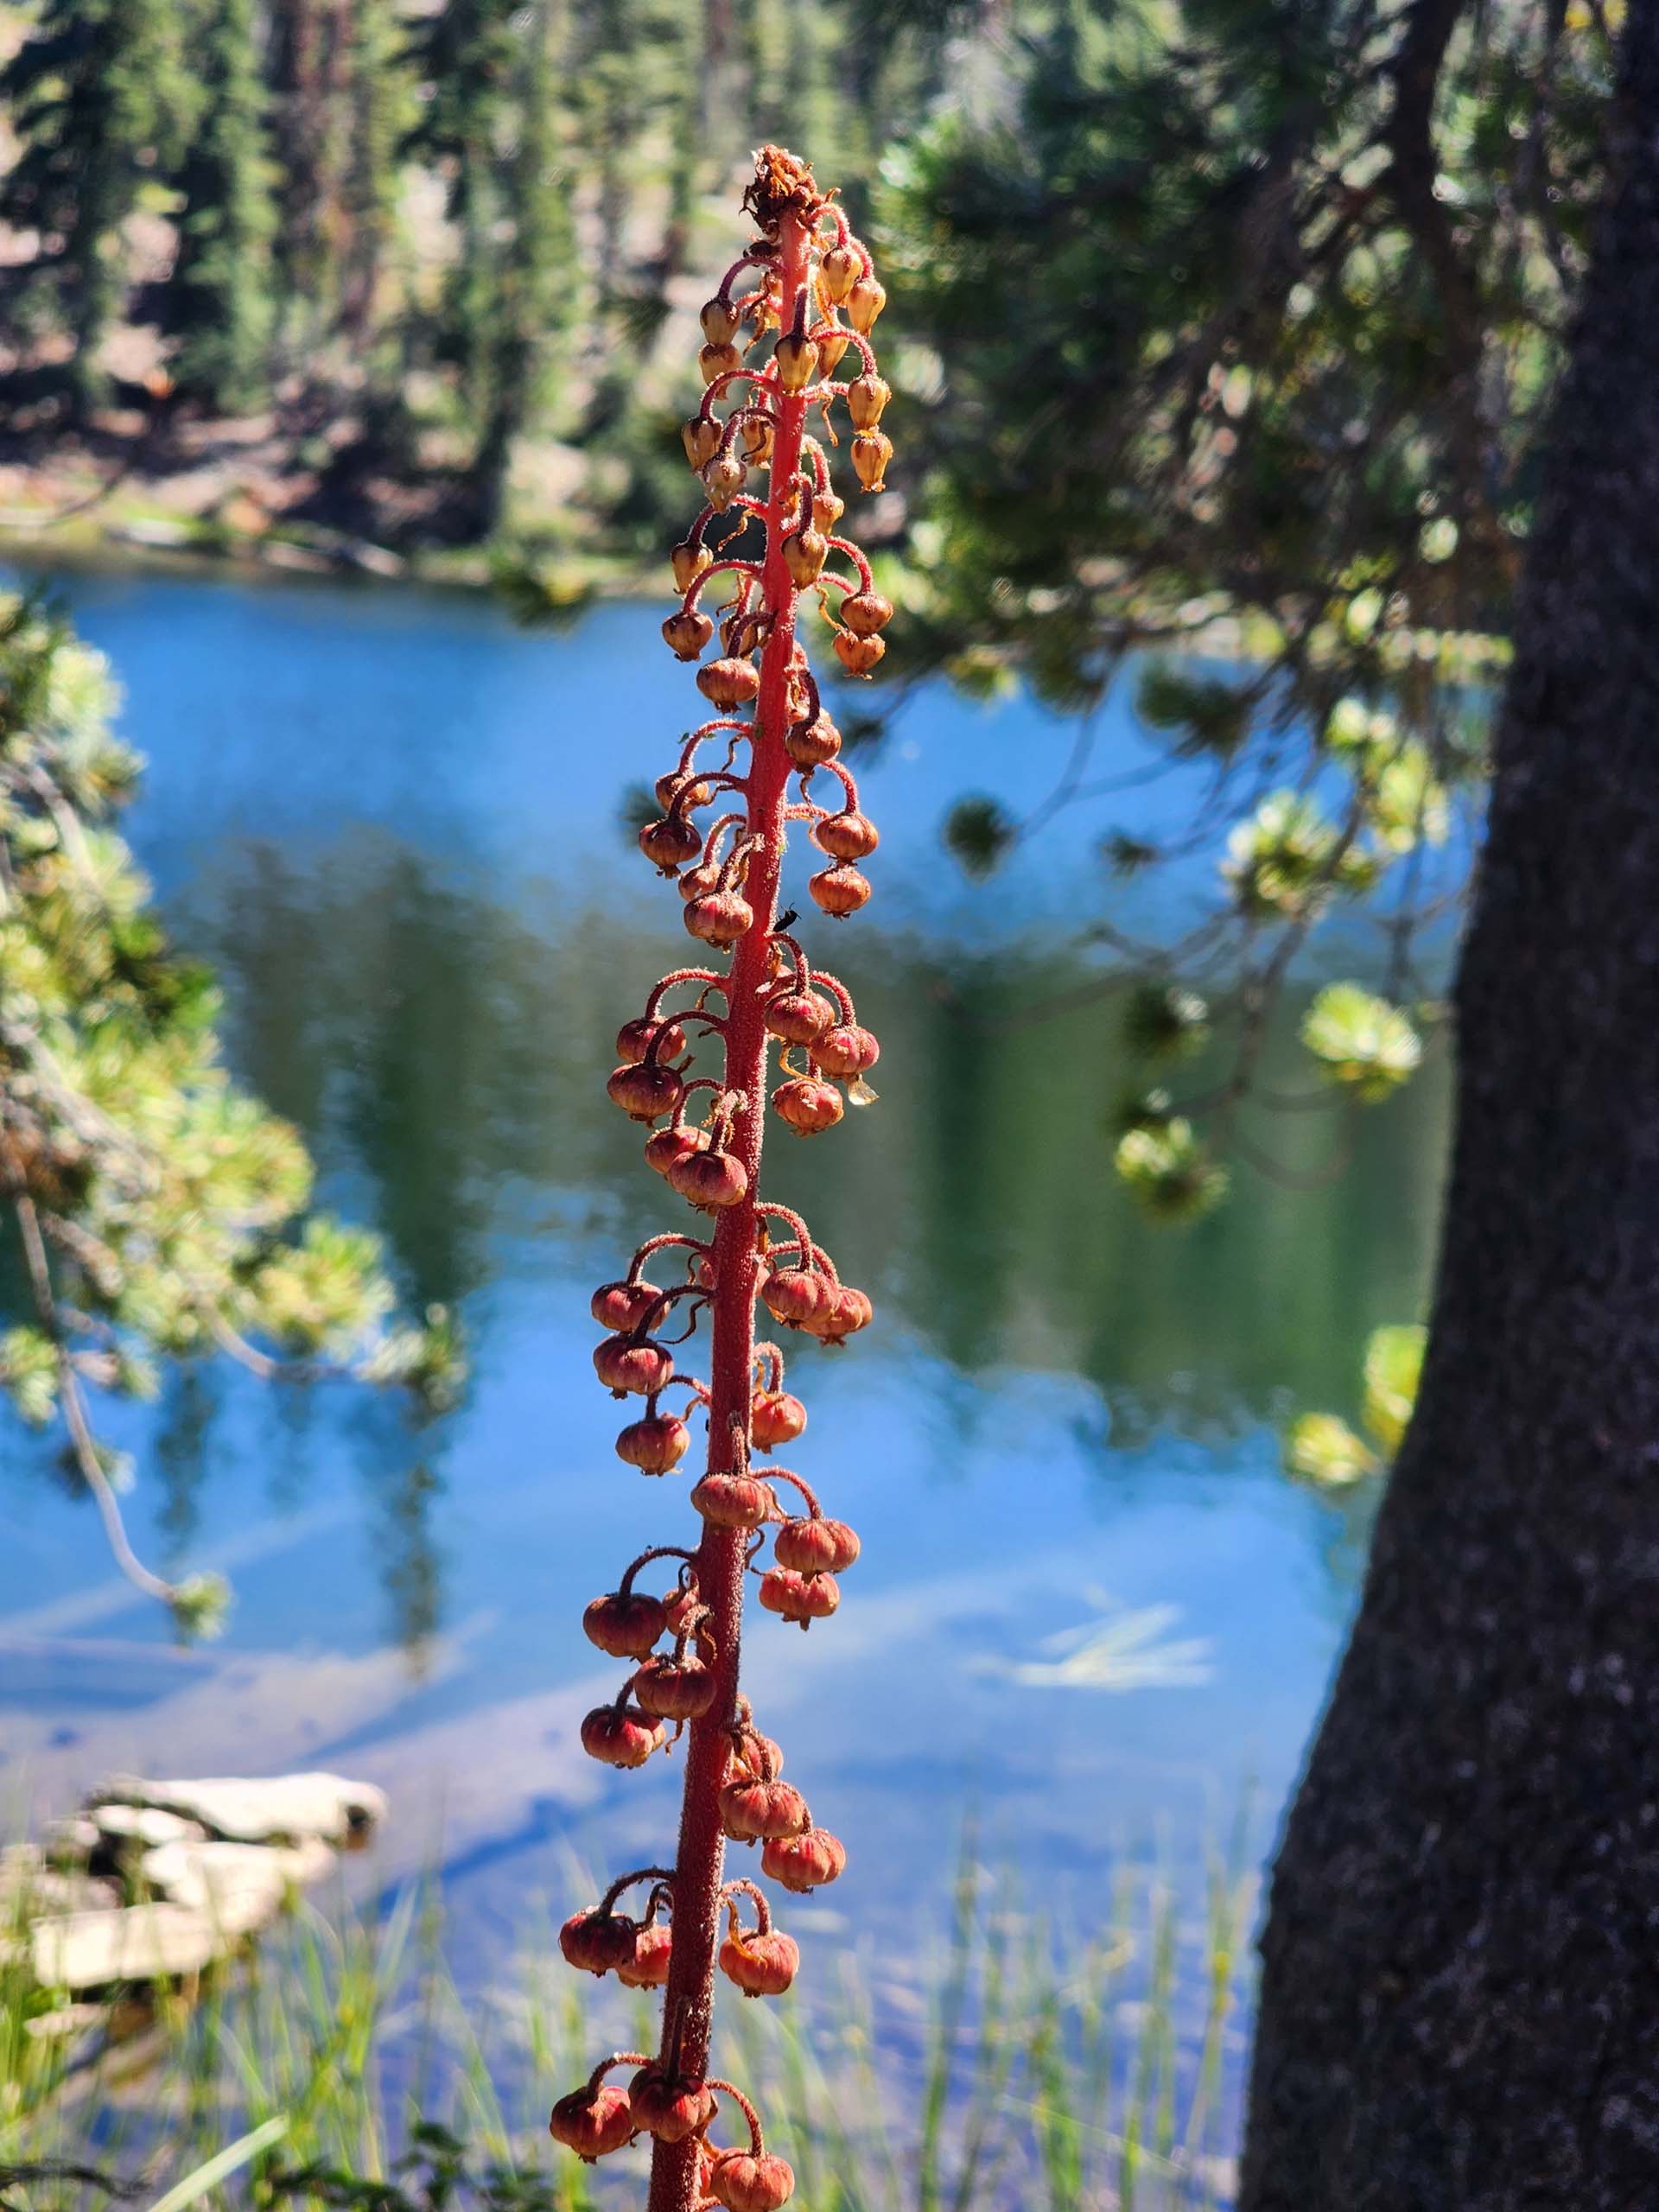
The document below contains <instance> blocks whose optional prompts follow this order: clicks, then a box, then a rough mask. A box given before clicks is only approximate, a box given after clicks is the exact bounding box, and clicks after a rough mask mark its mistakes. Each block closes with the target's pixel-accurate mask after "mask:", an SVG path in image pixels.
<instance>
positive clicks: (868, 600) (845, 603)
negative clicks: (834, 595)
mask: <svg viewBox="0 0 1659 2212" xmlns="http://www.w3.org/2000/svg"><path fill="white" fill-rule="evenodd" d="M841 620H842V627H843V628H845V629H849V630H850V631H851V632H852V633H853V635H854V636H855V638H873V637H874V635H875V633H876V632H877V631H878V630H885V629H886V628H887V625H888V623H889V622H891V621H892V620H893V601H891V600H890V599H883V598H882V596H881V594H880V592H879V591H855V592H849V594H847V596H846V598H845V599H843V600H842V602H841Z"/></svg>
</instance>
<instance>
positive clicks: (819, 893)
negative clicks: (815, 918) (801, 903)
mask: <svg viewBox="0 0 1659 2212" xmlns="http://www.w3.org/2000/svg"><path fill="white" fill-rule="evenodd" d="M806 887H807V889H808V890H809V891H810V893H811V894H812V903H813V905H814V906H817V907H819V908H820V909H821V910H822V911H823V912H824V913H826V914H832V915H834V916H835V918H836V920H838V921H839V920H840V919H841V918H842V917H843V916H844V915H847V914H855V913H856V912H858V910H859V908H860V907H861V906H863V905H865V904H866V903H867V901H868V899H869V895H870V887H869V884H868V880H866V879H865V877H863V876H862V875H861V874H859V872H858V870H857V869H856V868H849V867H847V866H846V865H845V863H844V862H843V863H842V865H841V866H840V867H837V868H823V869H821V870H820V871H819V873H818V874H817V875H814V876H810V877H809V878H808V879H807V886H806Z"/></svg>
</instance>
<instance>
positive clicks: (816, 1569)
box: [772, 1513, 859, 1575]
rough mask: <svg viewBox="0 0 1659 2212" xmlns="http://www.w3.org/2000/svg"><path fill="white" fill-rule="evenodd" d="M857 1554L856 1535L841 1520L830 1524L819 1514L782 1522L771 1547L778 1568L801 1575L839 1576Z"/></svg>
mask: <svg viewBox="0 0 1659 2212" xmlns="http://www.w3.org/2000/svg"><path fill="white" fill-rule="evenodd" d="M858 1554H859V1541H858V1536H857V1534H856V1532H855V1530H853V1529H849V1527H848V1525H847V1523H846V1522H844V1521H831V1520H829V1519H827V1518H826V1517H825V1516H823V1514H821V1513H813V1514H806V1515H803V1516H800V1517H799V1518H798V1519H792V1520H789V1521H785V1523H784V1525H783V1527H782V1528H781V1529H779V1531H778V1539H777V1541H776V1543H775V1544H774V1545H773V1546H772V1555H773V1557H774V1558H775V1559H776V1560H777V1561H778V1564H779V1567H787V1568H789V1570H790V1571H791V1573H795V1574H803V1575H814V1574H840V1573H843V1572H844V1571H845V1570H846V1569H847V1568H848V1567H850V1566H851V1565H852V1564H853V1561H854V1560H855V1559H856V1558H857V1557H858Z"/></svg>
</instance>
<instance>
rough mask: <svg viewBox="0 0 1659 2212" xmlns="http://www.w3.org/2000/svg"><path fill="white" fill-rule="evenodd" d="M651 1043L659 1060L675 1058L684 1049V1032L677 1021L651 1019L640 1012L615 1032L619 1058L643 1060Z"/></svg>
mask: <svg viewBox="0 0 1659 2212" xmlns="http://www.w3.org/2000/svg"><path fill="white" fill-rule="evenodd" d="M653 1045H655V1046H656V1047H657V1057H658V1059H659V1060H677V1059H678V1058H679V1057H680V1054H681V1053H682V1052H683V1051H684V1050H685V1032H684V1030H683V1029H682V1028H681V1027H680V1025H679V1023H678V1022H677V1021H660V1020H659V1021H653V1020H649V1019H647V1017H646V1016H645V1015H644V1014H641V1015H639V1018H638V1019H637V1020H633V1021H625V1022H624V1023H623V1025H622V1027H620V1029H619V1030H618V1031H617V1033H616V1057H617V1058H618V1059H619V1060H643V1059H644V1058H645V1054H646V1053H647V1052H649V1051H650V1050H651V1048H652V1046H653Z"/></svg>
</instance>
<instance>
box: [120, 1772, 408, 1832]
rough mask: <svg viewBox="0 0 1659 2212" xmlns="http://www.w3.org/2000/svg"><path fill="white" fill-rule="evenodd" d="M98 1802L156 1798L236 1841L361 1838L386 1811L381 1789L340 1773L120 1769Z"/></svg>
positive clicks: (135, 1802) (167, 1808)
mask: <svg viewBox="0 0 1659 2212" xmlns="http://www.w3.org/2000/svg"><path fill="white" fill-rule="evenodd" d="M99 1801H100V1802H111V1803H116V1802H118V1803H123V1804H128V1805H152V1806H160V1807H161V1808H162V1809H163V1810H164V1811H166V1812H169V1813H176V1814H179V1815H181V1817H183V1818H184V1819H186V1820H193V1821H200V1824H201V1826H202V1827H204V1828H206V1829H207V1831H208V1833H209V1834H212V1835H214V1836H218V1837H221V1838H223V1839H224V1840H226V1841H229V1842H233V1843H278V1842H289V1843H297V1842H300V1841H301V1840H302V1839H304V1838H305V1837H307V1836H321V1837H323V1838H325V1839H327V1840H330V1841H346V1840H360V1839H361V1838H363V1837H365V1836H366V1835H367V1834H368V1833H369V1831H370V1830H371V1829H372V1828H373V1827H378V1824H379V1823H380V1822H381V1821H383V1820H385V1816H386V1811H387V1806H386V1800H385V1796H384V1795H383V1794H382V1792H381V1791H379V1790H378V1789H375V1788H374V1787H373V1785H372V1783H366V1782H347V1781H346V1779H345V1778H344V1777H342V1776H340V1775H338V1774H278V1775H271V1776H270V1777H266V1778H264V1779H262V1780H256V1781H246V1782H245V1781H236V1780H230V1779H226V1780H212V1781H207V1782H147V1781H143V1780H140V1779H139V1778H138V1777H136V1776H131V1775H118V1776H117V1777H116V1778H115V1780H114V1781H113V1782H111V1783H110V1784H109V1785H108V1787H107V1788H106V1789H102V1790H100V1791H99Z"/></svg>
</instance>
